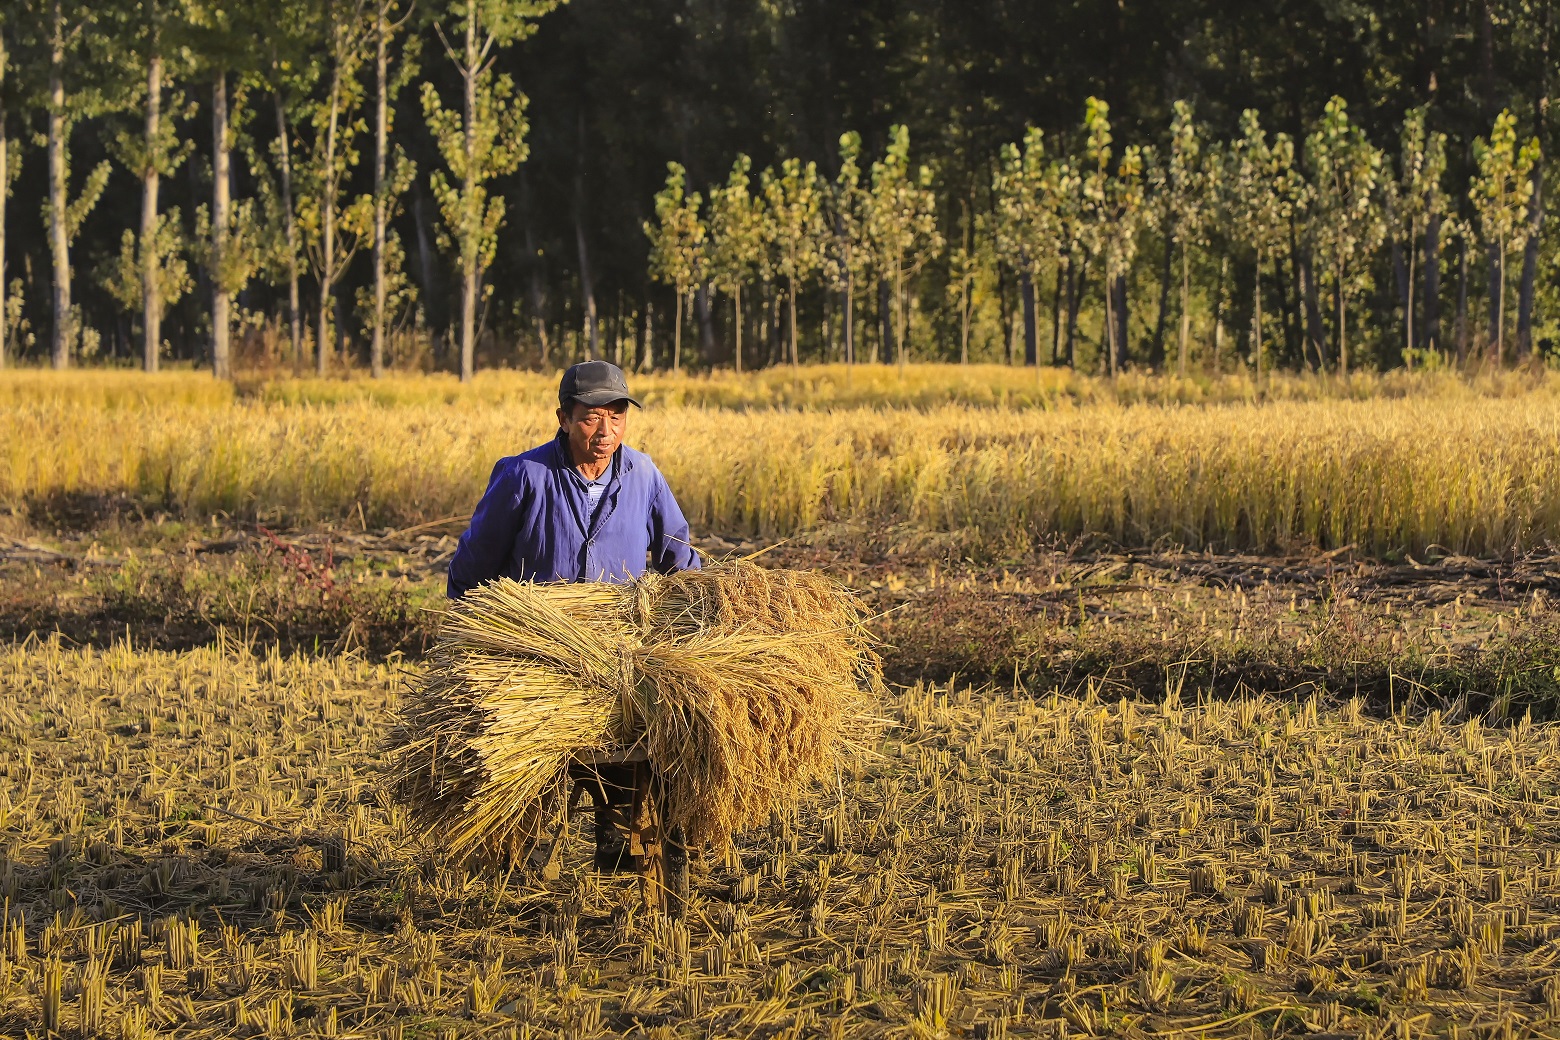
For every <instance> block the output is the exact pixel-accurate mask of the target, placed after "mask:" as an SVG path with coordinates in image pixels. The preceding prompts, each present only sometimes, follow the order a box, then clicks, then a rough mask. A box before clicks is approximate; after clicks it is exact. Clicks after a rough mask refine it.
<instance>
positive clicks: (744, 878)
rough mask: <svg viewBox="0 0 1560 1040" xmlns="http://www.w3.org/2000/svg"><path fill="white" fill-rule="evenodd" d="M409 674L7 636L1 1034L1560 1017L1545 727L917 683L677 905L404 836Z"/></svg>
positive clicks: (0, 666)
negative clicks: (882, 725) (397, 735)
mask: <svg viewBox="0 0 1560 1040" xmlns="http://www.w3.org/2000/svg"><path fill="white" fill-rule="evenodd" d="M408 667H409V666H408ZM404 677H405V673H404V672H403V671H402V670H401V666H394V665H388V664H370V663H365V662H363V661H361V660H359V659H356V658H354V657H351V656H344V657H336V658H333V659H316V658H302V657H282V656H278V655H275V654H271V655H260V656H256V655H252V654H250V653H248V652H247V651H246V650H244V649H243V648H238V649H231V648H220V647H219V648H214V649H206V650H195V651H190V652H186V653H181V654H168V653H158V652H136V651H132V650H130V649H128V648H127V647H125V646H119V647H116V648H114V649H112V650H110V651H107V652H100V651H90V650H89V651H79V652H78V651H67V650H62V649H60V648H59V647H58V646H56V645H51V644H49V643H46V642H44V643H40V642H37V641H32V642H30V643H29V644H28V645H26V646H20V647H16V648H13V649H11V650H8V651H6V652H4V653H3V655H0V686H3V688H4V689H6V690H7V692H8V695H9V696H8V697H7V699H6V701H5V703H4V704H3V705H0V770H3V773H4V778H3V780H0V793H3V798H0V827H3V834H4V838H5V861H4V864H3V866H0V884H3V892H0V895H3V898H4V900H5V904H4V906H5V914H6V922H5V929H4V936H5V941H4V943H3V944H0V955H3V956H0V1031H3V1032H6V1033H10V1034H14V1035H20V1034H22V1033H23V1032H24V1031H32V1032H34V1033H39V1034H41V1033H42V1032H43V1031H45V1030H50V1029H52V1030H55V1031H59V1032H66V1033H73V1032H75V1031H77V1030H81V1031H82V1032H100V1031H101V1032H104V1033H106V1034H108V1035H115V1034H118V1035H124V1036H137V1037H138V1036H149V1035H154V1034H155V1035H169V1036H191V1037H194V1036H215V1035H268V1036H285V1035H312V1034H319V1035H359V1036H397V1037H402V1036H407V1035H454V1036H462V1035H469V1036H478V1035H504V1034H505V1032H506V1031H513V1032H515V1034H516V1035H529V1036H560V1037H563V1036H567V1037H579V1038H584V1037H591V1036H596V1035H602V1034H609V1033H610V1034H632V1035H649V1036H657V1037H672V1036H706V1035H710V1036H744V1037H771V1036H786V1037H793V1036H794V1037H800V1036H815V1035H821V1036H890V1035H893V1036H910V1035H917V1036H920V1035H934V1034H936V1033H938V1032H940V1031H943V1030H947V1031H949V1032H951V1033H954V1034H959V1035H972V1036H975V1035H978V1036H984V1037H998V1036H1003V1035H1040V1036H1058V1037H1060V1036H1063V1035H1077V1034H1084V1035H1117V1036H1139V1035H1147V1034H1149V1033H1159V1032H1168V1033H1178V1034H1181V1035H1185V1036H1191V1037H1226V1036H1227V1037H1252V1036H1262V1037H1266V1036H1274V1035H1287V1034H1299V1033H1305V1032H1312V1033H1315V1032H1320V1033H1325V1034H1333V1035H1342V1034H1355V1033H1359V1034H1368V1035H1371V1036H1418V1035H1428V1034H1431V1033H1436V1034H1443V1035H1458V1036H1469V1035H1473V1036H1479V1037H1484V1036H1491V1037H1493V1036H1502V1037H1504V1036H1517V1035H1527V1034H1535V1035H1550V1034H1552V1033H1553V1032H1554V1031H1555V1030H1556V1028H1557V1027H1560V976H1557V974H1556V970H1555V966H1554V965H1555V960H1556V950H1557V948H1556V945H1555V943H1556V938H1557V937H1560V898H1557V896H1560V859H1557V857H1556V854H1555V849H1556V847H1557V846H1556V840H1557V838H1560V833H1557V826H1560V822H1557V820H1556V818H1555V815H1554V811H1553V804H1554V798H1555V795H1556V791H1557V787H1560V729H1556V728H1554V727H1551V726H1548V725H1545V724H1533V723H1531V722H1520V723H1516V724H1512V725H1507V726H1500V727H1493V726H1489V725H1486V724H1484V723H1481V722H1480V721H1478V720H1476V719H1473V720H1466V719H1456V720H1452V719H1448V718H1445V717H1443V716H1442V715H1440V714H1436V713H1433V712H1428V713H1425V714H1423V715H1421V716H1416V717H1414V718H1409V717H1407V716H1404V715H1397V716H1391V717H1380V718H1378V717H1372V716H1371V715H1370V714H1368V713H1366V712H1364V711H1362V709H1361V705H1360V704H1359V703H1358V702H1347V701H1345V702H1339V703H1331V702H1318V701H1315V700H1303V701H1289V700H1285V699H1280V698H1275V697H1256V698H1251V699H1244V700H1238V701H1222V700H1213V701H1208V702H1206V703H1198V702H1197V701H1198V699H1197V697H1196V696H1195V693H1194V691H1193V690H1191V689H1182V690H1179V691H1176V690H1171V691H1169V696H1168V697H1167V698H1166V699H1165V700H1164V701H1163V703H1158V704H1148V703H1141V702H1133V701H1126V700H1122V701H1118V700H1116V699H1115V698H1114V697H1112V698H1108V699H1105V700H1102V699H1101V698H1098V697H1093V698H1091V697H1088V696H1085V697H1082V698H1064V697H1057V696H1053V695H1050V694H1047V693H1046V692H1045V691H1043V690H1028V691H1023V690H1018V691H1015V690H1000V689H984V690H972V689H970V688H968V687H965V686H959V687H957V688H955V689H953V690H951V691H950V690H947V689H940V688H927V687H915V688H911V689H909V690H906V691H904V692H902V693H899V694H898V695H896V696H895V698H894V701H893V703H892V705H891V707H890V711H889V714H890V716H891V722H892V726H891V727H890V728H889V729H888V730H887V731H886V733H885V735H884V737H883V740H882V742H881V744H880V745H879V746H878V747H876V748H875V753H874V754H871V755H868V756H863V757H861V758H859V759H857V760H855V761H853V762H852V763H851V764H850V766H849V768H848V769H847V770H846V771H845V773H844V774H843V775H842V776H841V777H840V778H839V780H838V782H837V783H836V784H834V785H827V786H825V787H824V788H822V789H819V790H816V791H813V792H811V794H810V797H809V799H808V801H807V802H806V804H805V806H804V808H803V809H802V811H801V812H800V813H799V815H797V816H796V817H795V818H778V819H775V820H773V821H772V822H771V825H770V826H769V827H768V828H766V829H760V830H759V831H756V832H752V833H749V834H747V835H745V836H744V837H743V838H742V839H741V840H740V841H739V843H738V845H737V846H736V847H735V848H734V849H731V850H714V851H712V853H711V854H710V855H708V856H707V857H706V858H705V859H704V861H703V862H702V864H701V865H700V866H699V868H698V869H697V870H696V872H695V889H696V895H695V898H694V904H693V907H692V910H691V912H690V913H689V915H688V918H687V921H686V924H681V923H676V922H671V921H667V920H665V919H661V918H657V917H652V916H649V915H647V914H645V913H644V912H643V911H642V910H641V909H640V907H639V903H638V897H637V894H636V893H635V892H634V891H633V890H632V888H631V883H630V882H629V881H627V880H619V879H615V878H612V877H602V876H597V875H593V874H590V873H588V872H585V871H583V870H582V869H578V868H582V867H583V864H584V861H585V858H586V857H585V847H584V845H583V843H582V842H580V841H579V840H578V838H576V840H575V843H574V845H573V847H572V848H571V850H570V852H571V854H570V857H569V859H568V861H567V863H566V866H565V868H564V870H563V871H562V873H561V874H559V875H558V876H557V877H554V878H551V879H547V878H544V877H541V876H529V877H525V878H521V877H520V876H519V875H518V874H517V875H516V878H515V879H514V880H513V881H512V883H511V884H510V886H509V887H507V888H500V887H498V885H497V884H496V883H495V882H494V881H493V880H492V879H491V878H485V877H479V876H473V875H470V874H467V873H465V872H463V871H462V870H460V869H458V868H454V867H451V866H449V865H441V864H440V863H439V862H437V861H434V860H430V859H427V858H426V857H424V856H422V855H421V854H420V852H419V850H418V849H417V848H416V847H415V846H413V845H411V844H409V841H408V838H407V829H406V820H405V818H404V816H403V815H402V813H401V811H400V810H399V809H398V808H396V807H394V806H393V805H391V804H390V803H389V802H388V801H386V800H385V799H384V798H383V797H382V795H381V794H380V792H379V789H378V787H377V784H376V775H377V773H376V770H377V769H378V767H379V763H377V762H376V761H375V760H374V757H373V754H374V753H373V752H372V751H371V750H368V749H371V748H374V747H376V746H377V745H378V740H379V738H380V737H381V736H382V734H383V731H384V728H385V727H386V726H387V725H388V724H389V722H390V719H391V712H390V707H391V704H392V701H393V698H394V696H395V695H396V692H397V685H398V683H399V682H400V681H402V679H403V678H404ZM221 810H226V811H227V812H226V813H225V812H223V811H221ZM228 813H233V814H238V815H239V816H242V817H247V818H248V819H247V820H246V819H239V818H237V817H235V816H233V815H228ZM251 821H260V822H251ZM262 822H263V824H264V825H261V823H262ZM517 1016H518V1017H517Z"/></svg>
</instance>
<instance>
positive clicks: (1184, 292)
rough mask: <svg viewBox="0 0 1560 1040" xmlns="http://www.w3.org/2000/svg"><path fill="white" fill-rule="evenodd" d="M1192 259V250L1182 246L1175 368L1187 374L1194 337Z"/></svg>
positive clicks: (1177, 372)
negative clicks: (1178, 341) (1179, 333)
mask: <svg viewBox="0 0 1560 1040" xmlns="http://www.w3.org/2000/svg"><path fill="white" fill-rule="evenodd" d="M1191 303H1192V260H1191V250H1190V249H1187V248H1186V247H1185V246H1182V247H1181V342H1180V349H1179V352H1178V356H1177V358H1176V363H1175V370H1176V374H1177V375H1180V376H1185V375H1186V354H1187V350H1188V345H1189V344H1190V342H1191V338H1192V307H1191Z"/></svg>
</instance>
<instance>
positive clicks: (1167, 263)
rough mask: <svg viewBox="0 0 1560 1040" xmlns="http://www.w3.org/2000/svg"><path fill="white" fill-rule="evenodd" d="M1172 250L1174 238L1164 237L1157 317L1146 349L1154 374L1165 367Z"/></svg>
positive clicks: (1171, 236)
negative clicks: (1151, 339) (1152, 335)
mask: <svg viewBox="0 0 1560 1040" xmlns="http://www.w3.org/2000/svg"><path fill="white" fill-rule="evenodd" d="M1174 249H1175V237H1174V236H1173V235H1168V234H1167V235H1165V259H1164V264H1163V266H1162V267H1161V269H1160V272H1159V317H1158V318H1157V319H1156V320H1155V322H1154V339H1153V342H1152V343H1150V344H1149V348H1148V364H1149V367H1150V368H1152V369H1153V370H1154V371H1155V372H1158V371H1159V370H1160V369H1162V368H1164V367H1165V322H1166V319H1167V317H1168V315H1169V312H1170V279H1171V277H1172V263H1173V260H1174V257H1173V255H1172V254H1173V251H1174Z"/></svg>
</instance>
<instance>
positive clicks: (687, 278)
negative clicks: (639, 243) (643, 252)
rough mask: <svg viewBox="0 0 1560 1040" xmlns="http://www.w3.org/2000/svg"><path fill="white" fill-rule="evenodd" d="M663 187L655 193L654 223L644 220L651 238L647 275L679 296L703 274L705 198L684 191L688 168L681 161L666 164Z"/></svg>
mask: <svg viewBox="0 0 1560 1040" xmlns="http://www.w3.org/2000/svg"><path fill="white" fill-rule="evenodd" d="M666 170H667V173H666V187H664V188H662V189H661V190H660V191H659V192H657V193H656V196H655V216H656V223H654V224H652V223H650V222H649V221H645V223H644V225H643V227H644V232H645V235H646V237H648V238H649V239H650V275H651V277H653V278H655V279H656V280H657V281H659V282H661V284H663V285H669V286H671V287H672V290H673V291H674V292H676V293H677V295H678V296H679V297H683V296H687V295H688V294H689V293H691V292H693V291H694V290H695V289H697V288H698V287H699V284H700V283H701V282H702V281H703V280H704V277H705V271H704V269H705V262H706V257H705V237H706V235H707V232H708V229H707V228H706V227H705V226H704V221H703V220H702V219H701V218H700V217H699V210H700V208H701V207H702V206H703V205H704V199H703V197H702V196H700V195H699V193H698V192H694V193H693V194H691V195H689V194H687V193H686V187H687V179H688V171H686V170H684V169H683V167H682V164H680V163H676V162H669V163H667V164H666Z"/></svg>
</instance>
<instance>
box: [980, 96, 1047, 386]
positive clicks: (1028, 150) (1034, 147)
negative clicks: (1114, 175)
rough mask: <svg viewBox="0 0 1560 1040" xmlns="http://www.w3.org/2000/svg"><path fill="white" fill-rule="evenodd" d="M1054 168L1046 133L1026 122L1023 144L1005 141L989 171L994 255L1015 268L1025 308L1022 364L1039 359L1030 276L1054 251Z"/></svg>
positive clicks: (1031, 362)
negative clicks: (1047, 151) (992, 171)
mask: <svg viewBox="0 0 1560 1040" xmlns="http://www.w3.org/2000/svg"><path fill="white" fill-rule="evenodd" d="M1057 180H1058V178H1057V169H1056V167H1055V165H1054V164H1049V165H1048V164H1047V163H1046V159H1045V137H1044V134H1043V132H1042V131H1041V130H1039V129H1038V128H1036V127H1030V128H1029V129H1028V130H1026V131H1025V132H1024V141H1023V144H1022V146H1020V145H1017V144H1005V145H1003V146H1002V151H1001V154H1000V157H999V159H998V162H997V169H996V173H995V174H994V175H993V176H992V182H991V193H992V209H993V213H992V223H993V230H994V233H995V237H996V247H997V256H998V257H1000V258H1001V259H1002V261H1003V262H1004V263H1006V264H1007V265H1008V266H1010V267H1012V268H1013V270H1015V271H1017V272H1018V273H1019V277H1020V279H1021V280H1022V287H1023V288H1022V292H1021V295H1022V297H1023V309H1024V363H1025V364H1026V365H1036V364H1039V361H1040V358H1039V343H1038V332H1037V329H1036V327H1035V290H1034V283H1035V278H1036V276H1037V275H1038V273H1039V267H1040V264H1041V262H1042V261H1044V260H1046V259H1052V258H1054V257H1055V256H1056V255H1057V247H1058V244H1059V243H1060V236H1061V226H1060V218H1059V215H1058V212H1057V205H1056V198H1057V187H1058V184H1057Z"/></svg>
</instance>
